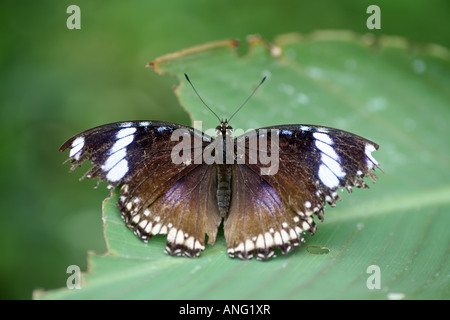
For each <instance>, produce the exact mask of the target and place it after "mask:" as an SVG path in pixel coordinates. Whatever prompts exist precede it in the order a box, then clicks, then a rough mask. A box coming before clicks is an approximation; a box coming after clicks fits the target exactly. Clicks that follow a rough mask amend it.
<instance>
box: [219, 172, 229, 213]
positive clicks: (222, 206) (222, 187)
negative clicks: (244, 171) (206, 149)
mask: <svg viewBox="0 0 450 320" xmlns="http://www.w3.org/2000/svg"><path fill="white" fill-rule="evenodd" d="M216 195H217V205H218V207H219V213H220V215H221V216H222V217H226V216H227V214H228V211H229V210H230V200H231V166H230V165H227V164H219V165H217V194H216Z"/></svg>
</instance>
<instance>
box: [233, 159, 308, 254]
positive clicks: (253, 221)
mask: <svg viewBox="0 0 450 320" xmlns="http://www.w3.org/2000/svg"><path fill="white" fill-rule="evenodd" d="M232 181H233V186H232V197H231V205H230V211H229V214H228V216H227V217H226V218H225V222H224V231H225V238H226V242H227V247H228V254H229V255H230V256H231V257H235V256H237V257H239V258H241V259H251V258H252V257H253V256H256V257H257V258H258V259H261V260H266V259H269V258H271V257H273V256H274V255H275V250H274V249H278V250H280V251H281V252H282V253H283V254H287V253H288V252H289V251H290V250H291V249H292V248H293V247H295V246H298V245H299V244H300V242H302V241H303V237H302V235H303V233H304V232H306V231H309V232H310V233H314V232H315V229H316V227H315V224H314V221H313V219H312V217H301V216H300V215H298V214H297V213H296V212H295V211H294V210H292V208H291V207H289V204H288V203H286V202H285V201H284V199H282V197H281V196H280V194H279V193H278V192H277V191H276V190H275V189H274V188H273V187H272V186H271V185H270V184H269V183H268V182H267V181H266V180H265V179H263V178H262V176H261V175H259V174H257V173H255V172H254V171H252V170H251V169H250V168H249V167H248V166H247V165H245V164H242V165H235V166H233V180H232Z"/></svg>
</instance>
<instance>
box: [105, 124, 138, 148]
mask: <svg viewBox="0 0 450 320" xmlns="http://www.w3.org/2000/svg"><path fill="white" fill-rule="evenodd" d="M130 129H134V128H130ZM133 140H134V136H133V135H129V136H126V137H123V138H121V139H119V140H117V141H116V142H115V143H114V145H113V146H112V148H111V149H110V150H109V154H112V153H114V152H116V151H118V150H120V149H123V148H125V147H126V146H128V145H129V144H130V143H131V142H133Z"/></svg>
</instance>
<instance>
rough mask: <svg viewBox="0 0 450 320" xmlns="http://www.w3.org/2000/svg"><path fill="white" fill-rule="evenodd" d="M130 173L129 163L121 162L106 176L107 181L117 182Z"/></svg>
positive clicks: (123, 160)
mask: <svg viewBox="0 0 450 320" xmlns="http://www.w3.org/2000/svg"><path fill="white" fill-rule="evenodd" d="M127 172H128V161H127V160H125V159H122V160H120V162H119V163H118V164H116V165H115V166H114V167H113V168H112V169H111V170H110V171H109V172H108V174H107V175H106V179H108V180H109V181H112V182H115V181H119V180H120V179H122V178H123V177H124V176H125V175H126V174H127Z"/></svg>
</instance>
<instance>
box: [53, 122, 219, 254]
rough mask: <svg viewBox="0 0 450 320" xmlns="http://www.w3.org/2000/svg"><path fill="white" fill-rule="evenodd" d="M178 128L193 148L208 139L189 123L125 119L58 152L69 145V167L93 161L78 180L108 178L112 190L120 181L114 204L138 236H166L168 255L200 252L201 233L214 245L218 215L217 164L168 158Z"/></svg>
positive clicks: (86, 134) (78, 138)
mask: <svg viewBox="0 0 450 320" xmlns="http://www.w3.org/2000/svg"><path fill="white" fill-rule="evenodd" d="M180 128H182V129H186V132H187V134H189V135H191V137H192V138H193V139H191V143H192V145H193V146H194V145H195V146H198V145H203V146H204V145H207V144H208V143H209V142H210V139H211V138H210V137H208V136H207V135H204V134H202V133H201V132H199V131H197V130H194V129H193V128H190V127H187V126H183V125H178V124H173V123H168V122H162V121H128V122H118V123H111V124H107V125H103V126H99V127H96V128H93V129H90V130H87V131H85V132H82V133H80V134H78V135H76V136H74V137H72V138H71V139H69V140H68V141H67V142H65V143H64V144H63V146H62V147H61V148H60V151H64V150H66V149H70V154H69V156H70V158H69V159H70V161H71V163H72V168H71V171H73V170H74V169H75V168H76V167H78V166H81V164H82V163H83V162H84V161H85V160H89V161H90V162H91V164H92V168H91V169H90V170H89V171H88V172H86V173H85V175H84V176H83V177H82V179H83V178H88V179H93V178H98V179H99V182H100V181H107V182H108V184H109V185H108V188H110V189H114V188H115V187H117V186H119V185H121V188H120V196H119V202H118V203H117V206H118V207H119V209H120V211H121V215H122V218H123V219H124V220H125V223H126V225H127V226H128V227H129V228H130V229H132V230H133V231H134V233H135V234H136V235H137V236H138V237H139V238H141V239H142V240H143V241H148V240H149V239H150V238H151V237H152V236H153V235H155V234H166V235H167V246H166V252H167V253H169V254H171V255H184V256H188V257H192V256H198V255H199V254H200V252H201V251H203V250H204V248H205V245H206V240H205V235H207V236H208V243H214V241H215V238H216V234H217V229H218V226H219V224H220V216H219V214H218V212H217V209H216V208H215V207H214V206H212V204H214V203H215V202H214V201H213V200H214V199H213V200H212V199H211V197H212V193H213V192H214V190H215V189H214V187H212V186H211V184H214V181H215V180H214V179H215V167H214V166H207V165H199V164H193V163H190V164H186V163H179V164H175V163H173V162H172V161H171V152H172V150H173V148H174V146H175V145H176V144H177V143H179V141H172V140H171V134H172V132H173V131H174V130H176V129H180ZM199 139H200V142H198V140H199ZM196 140H197V141H196ZM191 151H192V153H194V148H192V149H191ZM191 156H193V154H192V155H191Z"/></svg>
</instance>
